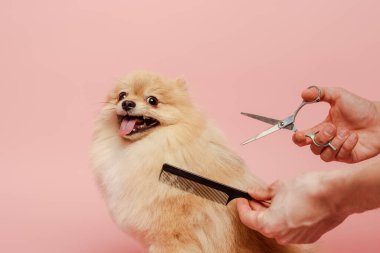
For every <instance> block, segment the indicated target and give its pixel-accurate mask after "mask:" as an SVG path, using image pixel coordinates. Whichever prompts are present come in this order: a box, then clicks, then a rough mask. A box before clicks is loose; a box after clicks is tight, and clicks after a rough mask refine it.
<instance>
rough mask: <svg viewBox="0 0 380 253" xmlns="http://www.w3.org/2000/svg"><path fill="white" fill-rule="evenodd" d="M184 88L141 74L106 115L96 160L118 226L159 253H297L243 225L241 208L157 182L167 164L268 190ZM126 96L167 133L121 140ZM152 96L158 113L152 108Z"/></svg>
mask: <svg viewBox="0 0 380 253" xmlns="http://www.w3.org/2000/svg"><path fill="white" fill-rule="evenodd" d="M185 86H186V85H185V82H184V81H183V80H181V79H178V80H169V79H166V78H164V77H161V76H159V75H155V74H151V73H146V72H138V73H134V74H131V75H130V76H129V77H128V78H126V79H125V80H124V81H122V82H120V83H119V84H118V85H117V87H116V88H115V89H114V90H113V91H112V92H111V93H110V95H109V96H108V98H107V103H106V104H105V105H104V107H103V108H102V109H101V112H100V114H99V117H98V119H97V121H96V124H95V131H94V135H93V141H92V149H91V159H92V164H93V169H94V173H95V175H96V178H97V180H98V184H99V186H100V188H101V190H102V192H103V194H104V196H105V199H106V201H107V205H108V207H109V210H110V212H111V214H112V217H113V219H114V220H115V222H116V223H117V224H118V226H119V227H120V228H121V229H123V230H124V231H126V232H127V233H129V234H130V235H132V236H134V237H135V238H137V239H138V240H140V242H141V243H143V244H144V245H145V246H146V248H147V250H148V251H149V252H155V253H156V252H163V253H174V252H187V253H188V252H207V253H224V252H225V253H234V252H236V253H238V252H239V253H241V252H243V253H244V252H255V253H264V252H267V253H275V252H276V253H282V252H296V250H297V249H295V248H293V247H292V248H291V247H285V246H280V245H278V244H276V242H275V241H273V240H271V239H268V238H265V237H263V236H262V235H260V234H258V233H257V232H255V231H252V230H249V229H247V228H246V227H245V226H244V225H242V224H241V223H240V221H239V219H238V216H237V211H236V204H235V201H232V202H231V203H229V204H228V206H223V205H221V204H217V203H214V202H212V201H209V200H205V199H203V198H200V197H197V196H194V195H192V194H189V193H186V192H183V191H180V190H178V189H175V188H173V187H170V186H168V185H165V184H163V183H160V182H159V181H158V177H159V174H160V171H161V167H162V165H163V163H169V164H171V165H174V166H177V167H180V168H183V169H186V170H188V171H191V172H194V173H197V174H200V175H202V176H205V177H208V178H211V179H213V180H216V181H219V182H222V183H224V184H228V185H231V186H233V187H236V188H241V189H246V188H247V186H248V185H252V184H259V185H264V184H263V182H261V181H260V180H259V179H258V178H257V177H255V176H253V175H252V174H250V173H249V171H248V170H247V169H246V167H245V165H244V163H243V162H242V160H241V159H240V158H239V157H238V156H237V155H236V154H234V153H233V152H232V151H231V150H230V149H229V148H228V146H227V145H226V144H225V142H224V138H223V137H222V135H221V134H220V132H219V131H218V130H217V129H216V128H215V127H214V126H212V125H211V124H210V122H209V121H208V120H207V119H206V118H205V117H204V116H203V115H202V114H201V113H200V112H199V111H198V110H197V109H196V108H195V107H194V106H193V105H192V103H191V100H190V98H189V95H188V93H187V91H186V87H185ZM121 91H125V92H127V93H128V96H127V99H128V100H133V101H135V102H136V108H135V109H133V110H134V111H133V112H134V113H136V114H140V115H141V114H143V115H145V116H149V117H153V118H155V119H157V120H159V121H160V125H159V126H157V127H154V128H151V129H149V130H147V131H146V132H143V133H137V134H134V135H133V136H130V137H125V138H123V137H120V136H119V135H118V131H119V127H120V123H119V121H118V119H117V113H122V108H121V105H120V104H121V103H120V102H118V94H119V93H120V92H121ZM152 95H153V96H156V97H157V98H158V100H159V103H158V105H157V106H151V105H149V104H148V103H147V102H146V98H147V97H148V96H152ZM297 252H299V251H298V250H297Z"/></svg>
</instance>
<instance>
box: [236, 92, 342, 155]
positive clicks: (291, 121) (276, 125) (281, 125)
mask: <svg viewBox="0 0 380 253" xmlns="http://www.w3.org/2000/svg"><path fill="white" fill-rule="evenodd" d="M311 88H315V89H317V90H318V97H317V98H316V99H314V100H313V101H302V103H301V105H300V106H299V107H298V108H297V109H296V111H295V112H294V113H293V114H292V115H290V116H288V117H286V118H285V119H283V120H278V119H272V118H268V117H264V116H261V115H256V114H251V113H245V112H242V113H241V114H243V115H245V116H248V117H250V118H254V119H257V120H260V121H263V122H265V123H268V124H271V125H273V126H272V127H271V128H269V129H267V130H265V131H263V132H261V133H259V134H257V135H255V136H253V137H252V138H249V139H248V140H246V141H245V142H243V143H242V145H245V144H248V143H250V142H252V141H255V140H257V139H260V138H262V137H264V136H267V135H268V134H271V133H274V132H276V131H278V130H280V129H288V130H290V131H293V132H296V131H297V128H296V126H295V120H296V117H297V114H298V112H299V111H300V110H301V108H302V107H304V106H305V105H308V104H313V103H318V102H319V101H321V89H319V88H318V87H317V86H310V87H308V89H311ZM318 132H319V131H317V132H315V133H307V134H305V136H306V137H308V138H310V139H311V140H312V141H313V143H314V144H315V145H316V146H318V147H330V148H331V149H333V150H334V151H336V148H335V147H334V146H333V145H332V144H331V141H328V142H327V143H318V142H317V141H316V140H315V135H316V134H317V133H318Z"/></svg>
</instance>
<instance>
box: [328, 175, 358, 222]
mask: <svg viewBox="0 0 380 253" xmlns="http://www.w3.org/2000/svg"><path fill="white" fill-rule="evenodd" d="M350 174H351V173H350V171H348V170H335V171H329V172H327V173H325V176H324V178H323V180H322V185H323V186H324V187H323V188H324V190H323V191H324V193H323V196H325V201H326V202H327V203H328V206H329V207H330V210H331V212H332V213H334V214H335V215H336V216H343V217H347V216H348V215H350V214H352V213H355V212H356V211H355V206H352V204H353V203H352V200H350V199H349V198H350V196H352V194H351V193H350V191H352V186H351V187H350V181H351V175H350Z"/></svg>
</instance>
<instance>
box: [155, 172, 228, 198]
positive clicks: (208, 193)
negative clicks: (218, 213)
mask: <svg viewBox="0 0 380 253" xmlns="http://www.w3.org/2000/svg"><path fill="white" fill-rule="evenodd" d="M159 180H160V181H161V182H163V183H165V184H168V185H170V186H174V187H175V188H177V189H180V190H183V191H186V192H189V193H192V194H195V195H197V196H199V197H202V198H205V199H208V200H211V201H215V202H217V203H220V204H223V205H227V203H228V198H229V196H228V195H227V194H226V193H224V192H222V191H218V190H216V189H213V188H211V187H208V186H205V185H202V184H199V183H197V182H194V181H192V180H190V179H186V178H182V177H179V176H176V175H174V174H171V173H169V172H167V171H162V172H161V175H160V178H159Z"/></svg>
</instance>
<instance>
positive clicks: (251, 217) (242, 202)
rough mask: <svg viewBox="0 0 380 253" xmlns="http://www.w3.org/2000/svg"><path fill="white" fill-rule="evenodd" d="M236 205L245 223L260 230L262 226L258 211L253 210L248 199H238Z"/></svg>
mask: <svg viewBox="0 0 380 253" xmlns="http://www.w3.org/2000/svg"><path fill="white" fill-rule="evenodd" d="M236 207H237V210H238V214H239V218H240V220H241V222H242V223H243V224H244V225H246V226H247V227H249V228H251V229H254V230H260V229H261V228H262V225H261V224H260V222H259V218H258V212H255V211H252V209H251V207H250V206H249V203H248V200H246V199H243V198H239V199H237V202H236Z"/></svg>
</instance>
